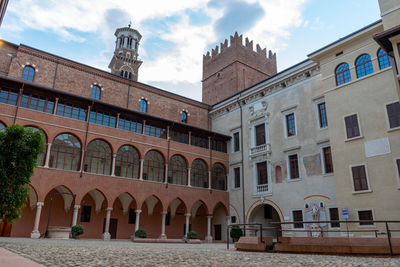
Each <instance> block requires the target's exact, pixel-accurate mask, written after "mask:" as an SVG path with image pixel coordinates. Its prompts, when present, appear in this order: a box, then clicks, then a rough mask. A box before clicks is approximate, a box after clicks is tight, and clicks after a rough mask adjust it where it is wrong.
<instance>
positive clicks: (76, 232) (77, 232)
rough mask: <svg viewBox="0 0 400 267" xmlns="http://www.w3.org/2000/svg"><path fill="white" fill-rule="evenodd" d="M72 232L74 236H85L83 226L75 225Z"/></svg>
mask: <svg viewBox="0 0 400 267" xmlns="http://www.w3.org/2000/svg"><path fill="white" fill-rule="evenodd" d="M71 232H72V236H73V237H75V236H80V235H81V234H83V226H82V225H74V226H72V229H71Z"/></svg>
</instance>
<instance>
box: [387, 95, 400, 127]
mask: <svg viewBox="0 0 400 267" xmlns="http://www.w3.org/2000/svg"><path fill="white" fill-rule="evenodd" d="M386 110H387V114H388V119H389V127H390V129H392V128H396V127H400V102H396V103H392V104H389V105H387V106H386Z"/></svg>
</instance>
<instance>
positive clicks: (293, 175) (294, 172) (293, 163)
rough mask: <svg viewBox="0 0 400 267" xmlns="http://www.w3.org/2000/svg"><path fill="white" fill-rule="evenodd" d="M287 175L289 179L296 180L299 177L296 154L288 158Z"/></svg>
mask: <svg viewBox="0 0 400 267" xmlns="http://www.w3.org/2000/svg"><path fill="white" fill-rule="evenodd" d="M288 158H289V174H290V177H289V178H290V179H297V178H299V177H300V175H299V161H298V158H297V154H294V155H290V156H289V157H288Z"/></svg>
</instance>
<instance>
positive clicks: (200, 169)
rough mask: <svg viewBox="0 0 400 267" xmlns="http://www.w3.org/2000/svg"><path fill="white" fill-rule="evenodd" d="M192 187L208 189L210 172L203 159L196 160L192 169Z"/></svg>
mask: <svg viewBox="0 0 400 267" xmlns="http://www.w3.org/2000/svg"><path fill="white" fill-rule="evenodd" d="M190 184H191V186H196V187H203V188H208V170H207V165H206V163H205V162H204V161H203V160H201V159H195V160H194V161H193V163H192V168H191V169H190Z"/></svg>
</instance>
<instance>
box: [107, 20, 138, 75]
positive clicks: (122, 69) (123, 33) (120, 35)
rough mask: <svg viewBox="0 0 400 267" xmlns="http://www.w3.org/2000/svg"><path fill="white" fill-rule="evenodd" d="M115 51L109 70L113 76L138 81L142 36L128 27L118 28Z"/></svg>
mask: <svg viewBox="0 0 400 267" xmlns="http://www.w3.org/2000/svg"><path fill="white" fill-rule="evenodd" d="M114 35H115V37H116V38H117V39H116V41H115V51H114V55H113V57H112V59H111V62H110V64H109V65H108V68H109V69H110V70H111V73H112V74H116V75H119V76H121V77H124V78H126V79H129V80H132V81H137V80H138V76H139V67H140V65H141V64H142V61H141V60H140V59H139V58H138V56H139V54H138V49H139V42H140V39H142V35H141V34H140V33H139V32H138V31H137V30H135V29H132V28H131V23H129V25H128V27H123V28H118V29H117V30H116V31H115V33H114Z"/></svg>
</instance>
